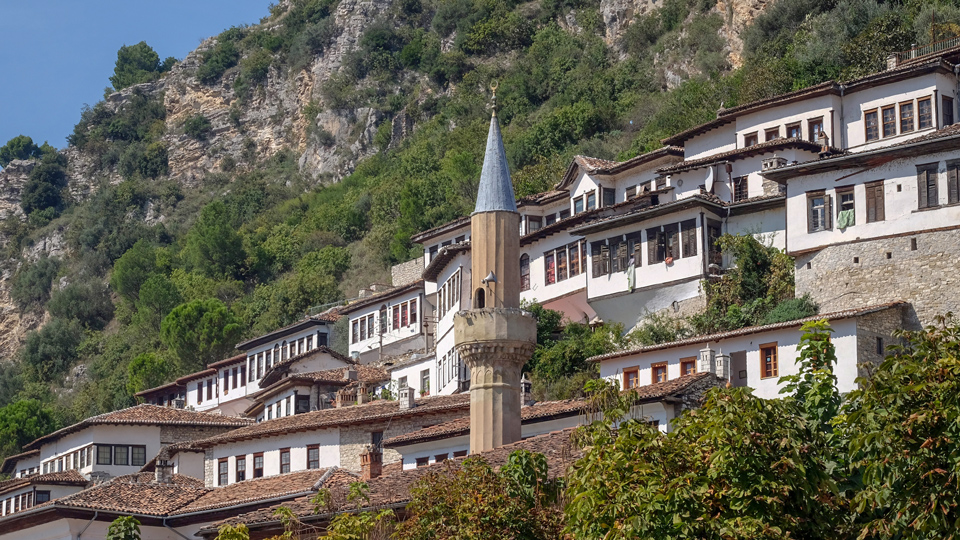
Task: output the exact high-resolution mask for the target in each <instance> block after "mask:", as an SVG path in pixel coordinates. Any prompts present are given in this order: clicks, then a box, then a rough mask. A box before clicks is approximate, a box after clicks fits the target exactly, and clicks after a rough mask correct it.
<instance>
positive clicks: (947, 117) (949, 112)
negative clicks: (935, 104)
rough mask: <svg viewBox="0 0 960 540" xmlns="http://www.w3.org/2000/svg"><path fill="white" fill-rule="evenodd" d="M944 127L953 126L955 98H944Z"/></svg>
mask: <svg viewBox="0 0 960 540" xmlns="http://www.w3.org/2000/svg"><path fill="white" fill-rule="evenodd" d="M942 114H943V127H947V126H952V125H953V98H952V97H948V96H943V113H942Z"/></svg>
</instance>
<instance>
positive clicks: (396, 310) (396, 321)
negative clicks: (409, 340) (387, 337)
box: [393, 305, 400, 329]
mask: <svg viewBox="0 0 960 540" xmlns="http://www.w3.org/2000/svg"><path fill="white" fill-rule="evenodd" d="M393 328H394V329H397V328H400V306H399V305H396V306H393Z"/></svg>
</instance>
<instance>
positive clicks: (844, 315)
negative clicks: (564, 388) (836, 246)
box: [587, 301, 905, 362]
mask: <svg viewBox="0 0 960 540" xmlns="http://www.w3.org/2000/svg"><path fill="white" fill-rule="evenodd" d="M903 305H905V302H899V301H898V302H887V303H885V304H877V305H873V306H866V307H862V308H854V309H845V310H841V311H834V312H831V313H824V314H821V315H813V316H811V317H804V318H802V319H796V320H793V321H785V322H778V323H773V324H764V325H760V326H748V327H746V328H740V329H737V330H730V331H727V332H717V333H714V334H705V335H702V336H694V337H689V338H685V339H680V340H677V341H670V342H667V343H659V344H657V345H644V346H642V347H635V348H632V349H625V350H622V351H614V352H610V353H606V354H601V355H598V356H592V357H590V358H587V361H588V362H603V361H604V360H611V359H614V358H621V357H624V356H633V355H635V354H642V353H646V352H653V351H659V350H663V349H671V348H674V347H683V346H686V345H696V344H699V343H709V342H711V341H720V340H722V339H728V338H733V337H739V336H747V335H750V334H757V333H760V332H768V331H770V330H779V329H781V328H793V327H795V326H800V325H802V324H803V323H806V322H810V321H819V320H821V319H826V320H828V321H833V320H839V319H848V318H850V317H857V316H860V315H867V314H870V313H876V312H878V311H883V310H885V309H890V308H897V307H901V306H903Z"/></svg>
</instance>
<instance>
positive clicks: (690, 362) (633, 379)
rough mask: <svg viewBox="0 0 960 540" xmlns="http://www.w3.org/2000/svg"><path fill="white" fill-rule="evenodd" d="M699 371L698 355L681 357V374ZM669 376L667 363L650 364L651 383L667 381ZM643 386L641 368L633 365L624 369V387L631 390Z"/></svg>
mask: <svg viewBox="0 0 960 540" xmlns="http://www.w3.org/2000/svg"><path fill="white" fill-rule="evenodd" d="M696 372H697V357H695V356H691V357H690V358H681V359H680V375H681V376H683V375H692V374H694V373H696ZM667 380H669V378H668V377H667V363H666V362H658V363H656V364H652V365H651V366H650V384H656V383H662V382H667ZM640 386H643V385H642V384H640V368H639V367H632V368H627V369H624V370H623V389H624V390H630V389H631V388H639V387H640Z"/></svg>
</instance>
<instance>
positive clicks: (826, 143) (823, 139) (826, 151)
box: [817, 131, 833, 158]
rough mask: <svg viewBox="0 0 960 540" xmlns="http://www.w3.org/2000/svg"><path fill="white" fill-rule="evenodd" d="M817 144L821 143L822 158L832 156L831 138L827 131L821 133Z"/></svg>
mask: <svg viewBox="0 0 960 540" xmlns="http://www.w3.org/2000/svg"><path fill="white" fill-rule="evenodd" d="M817 142H819V143H820V157H821V158H825V157H830V154H832V153H833V152H832V151H831V150H830V137H828V136H827V133H826V132H825V131H821V132H820V136H819V137H818V138H817Z"/></svg>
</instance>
